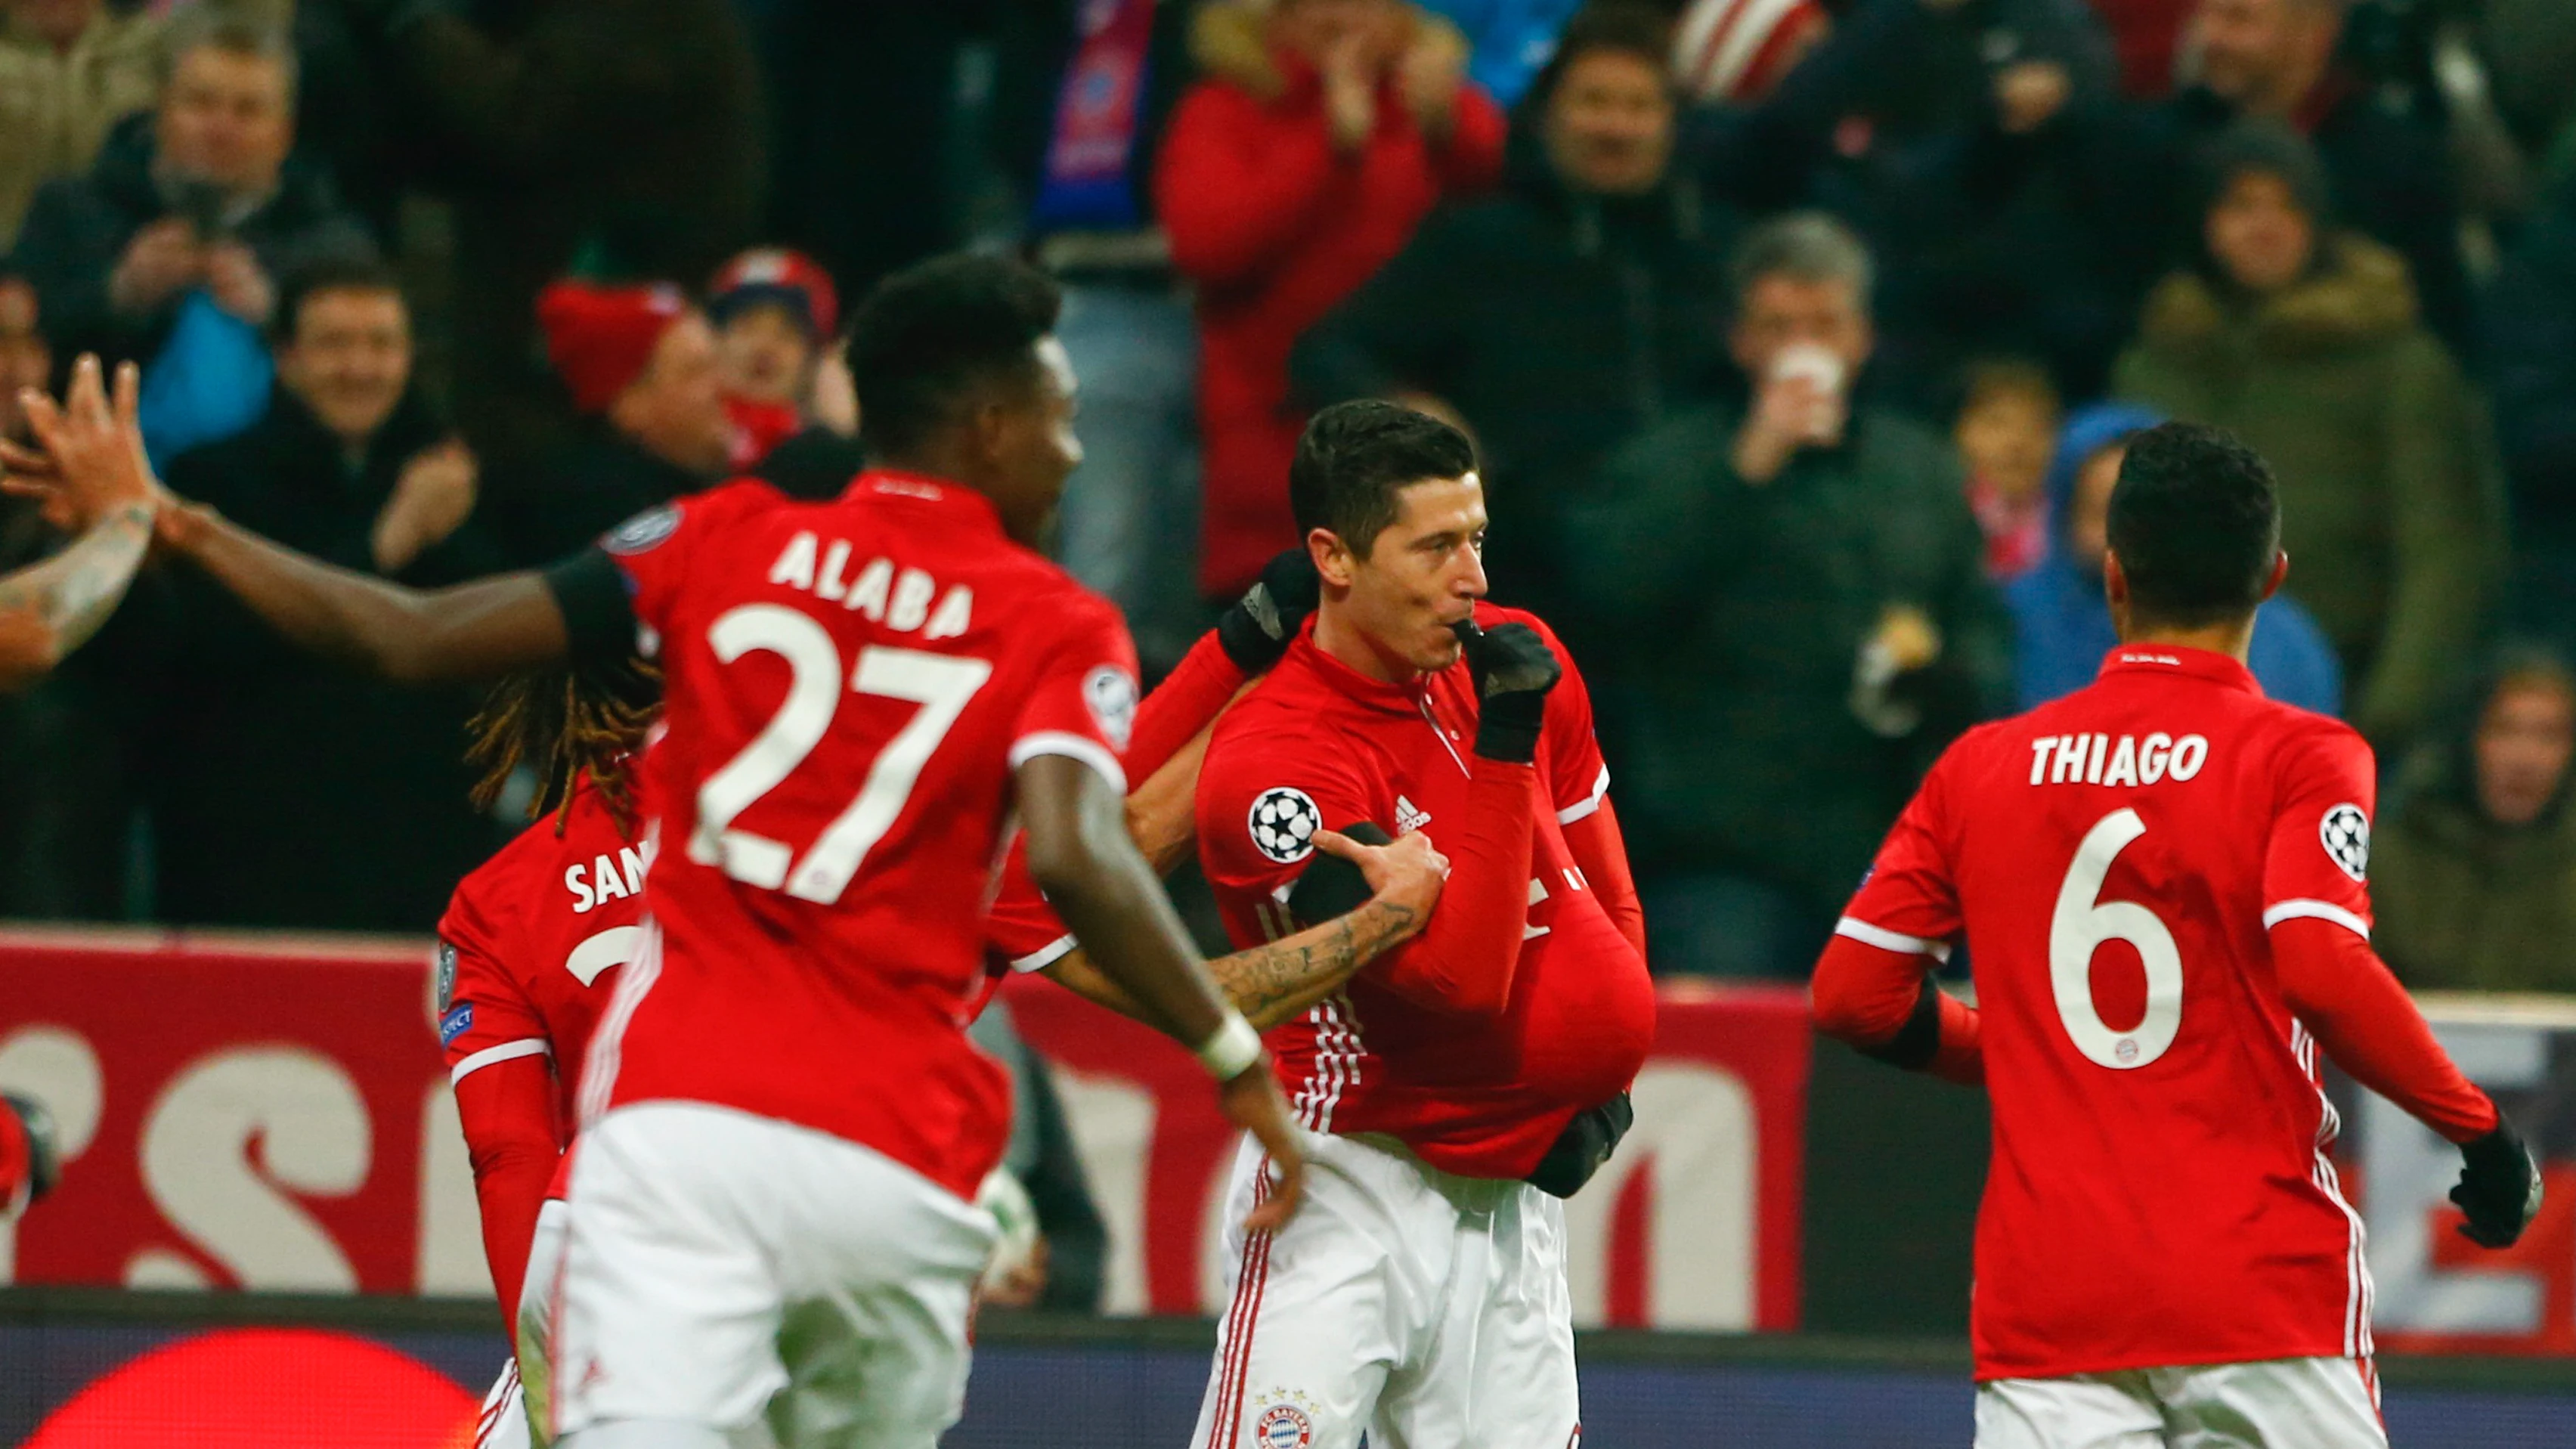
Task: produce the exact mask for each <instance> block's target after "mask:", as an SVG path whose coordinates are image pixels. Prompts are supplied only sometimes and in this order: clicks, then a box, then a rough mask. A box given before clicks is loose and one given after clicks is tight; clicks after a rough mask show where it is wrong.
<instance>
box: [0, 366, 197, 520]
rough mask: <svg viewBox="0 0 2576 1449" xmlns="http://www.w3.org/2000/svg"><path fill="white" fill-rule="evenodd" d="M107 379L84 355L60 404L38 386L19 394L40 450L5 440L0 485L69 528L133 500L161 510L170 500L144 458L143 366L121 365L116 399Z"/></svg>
mask: <svg viewBox="0 0 2576 1449" xmlns="http://www.w3.org/2000/svg"><path fill="white" fill-rule="evenodd" d="M103 379H104V372H103V370H102V369H101V368H100V366H99V361H98V358H97V356H96V355H94V354H89V353H84V354H82V356H81V359H80V361H79V362H77V363H75V364H73V366H72V385H71V388H70V390H69V391H68V392H66V393H65V394H64V398H63V401H62V402H61V403H60V404H59V405H58V404H56V403H55V402H54V400H53V399H51V398H49V397H46V396H45V395H44V394H43V393H40V392H37V391H35V390H34V389H32V388H31V389H29V390H27V391H26V392H24V393H22V394H20V396H19V403H20V406H21V407H22V408H23V409H24V411H25V413H26V415H27V427H28V431H30V432H32V433H33V434H35V438H36V447H35V448H34V449H27V448H21V447H18V446H17V445H15V444H11V443H5V442H0V489H5V490H6V491H8V492H11V493H15V494H18V495H20V496H22V497H30V498H36V499H40V500H42V501H43V504H44V510H45V517H46V520H47V521H48V522H51V523H53V524H54V525H55V526H56V527H58V528H63V529H66V530H69V531H74V532H77V531H80V530H82V529H86V528H88V527H89V526H90V525H91V524H93V523H96V522H97V521H98V520H99V519H101V518H104V517H105V516H107V515H108V514H110V513H113V512H115V511H116V510H118V509H120V508H124V507H127V506H129V505H131V504H138V503H139V504H142V505H144V506H145V507H148V508H151V509H153V510H155V511H156V512H157V511H158V510H159V509H160V508H161V506H162V505H163V504H164V503H165V502H167V501H168V499H169V494H168V492H167V491H166V490H165V489H163V488H162V486H161V480H160V479H158V478H156V477H154V476H153V473H152V464H151V461H150V460H149V459H148V458H146V457H145V455H144V451H143V429H142V425H141V424H140V423H139V422H138V421H137V419H136V411H137V408H138V407H139V405H140V399H141V397H142V391H143V371H142V369H141V368H139V367H137V366H135V365H134V364H133V363H131V362H127V363H122V364H119V365H118V367H117V369H116V396H115V399H114V401H113V402H111V401H110V400H109V398H108V391H107V387H106V385H105V382H104V380H103Z"/></svg>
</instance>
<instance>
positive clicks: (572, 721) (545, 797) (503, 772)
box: [465, 655, 662, 838]
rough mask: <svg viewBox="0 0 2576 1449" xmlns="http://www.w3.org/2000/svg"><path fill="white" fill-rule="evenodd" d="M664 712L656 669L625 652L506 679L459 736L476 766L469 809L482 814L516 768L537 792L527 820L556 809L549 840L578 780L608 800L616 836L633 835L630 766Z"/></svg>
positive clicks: (564, 817)
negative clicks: (608, 660)
mask: <svg viewBox="0 0 2576 1449" xmlns="http://www.w3.org/2000/svg"><path fill="white" fill-rule="evenodd" d="M661 712H662V672H661V671H660V670H659V669H656V668H655V667H653V665H651V664H649V663H647V662H646V661H644V660H642V659H639V658H636V657H634V656H632V655H630V656H628V657H627V658H625V659H622V660H619V661H618V662H616V663H614V664H578V665H556V666H552V667H549V668H545V669H531V670H526V671H524V672H522V673H518V674H513V675H509V676H507V677H505V678H503V679H502V680H501V682H500V683H498V684H495V685H493V686H492V692H491V693H490V694H489V695H487V696H485V698H484V701H483V708H482V710H481V711H480V712H478V713H477V714H476V715H475V716H474V718H473V720H472V722H471V723H469V724H468V725H467V726H466V729H467V730H468V731H469V732H470V733H471V734H472V735H473V737H474V738H473V742H472V743H471V744H469V745H467V746H466V749H465V759H466V763H468V764H471V765H476V766H479V767H481V769H482V771H483V777H482V779H481V780H479V781H478V782H477V783H476V784H475V786H474V795H473V799H474V804H475V806H476V808H478V809H483V810H489V809H491V808H492V806H493V804H494V802H496V801H498V800H499V799H500V798H501V792H502V789H503V788H504V787H505V786H506V785H507V784H508V783H509V779H510V776H511V775H512V774H514V773H516V772H517V771H518V769H519V767H521V766H522V765H524V766H526V767H528V768H529V769H530V770H532V771H534V772H535V774H536V777H537V793H536V795H535V796H534V798H532V799H530V800H529V802H528V818H529V819H530V820H535V819H537V818H539V817H540V816H543V815H544V814H545V813H546V812H548V811H550V810H551V811H554V812H556V818H555V833H556V834H558V835H560V834H562V833H563V829H564V825H565V822H566V820H567V819H568V818H569V814H568V811H569V807H570V806H571V804H572V794H573V787H574V786H575V785H576V784H578V783H579V781H580V779H581V777H582V776H583V775H585V774H587V775H589V776H590V783H591V788H593V789H595V790H597V791H598V792H599V794H600V798H601V799H603V800H605V801H607V802H608V808H609V812H610V813H611V814H612V815H614V816H615V817H616V820H617V829H618V831H619V833H621V834H623V835H626V836H627V837H629V838H632V837H633V836H634V834H635V781H634V773H633V770H632V769H631V765H632V762H633V760H634V758H635V755H636V752H637V751H638V750H639V749H641V748H642V746H643V744H644V734H645V731H647V730H649V729H651V728H652V726H653V721H654V719H655V718H656V717H657V716H659V715H660V714H661Z"/></svg>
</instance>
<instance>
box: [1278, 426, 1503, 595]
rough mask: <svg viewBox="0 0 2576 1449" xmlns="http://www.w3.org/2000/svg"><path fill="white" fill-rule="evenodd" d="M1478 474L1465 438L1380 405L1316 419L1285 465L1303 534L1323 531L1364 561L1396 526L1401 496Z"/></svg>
mask: <svg viewBox="0 0 2576 1449" xmlns="http://www.w3.org/2000/svg"><path fill="white" fill-rule="evenodd" d="M1475 471H1476V445H1475V444H1473V443H1470V442H1468V441H1467V435H1466V434H1465V433H1462V432H1460V431H1458V430H1457V429H1456V428H1453V427H1451V426H1449V425H1448V424H1447V423H1444V422H1442V421H1440V420H1439V419H1438V418H1435V417H1432V416H1431V415H1430V414H1428V413H1418V412H1415V411H1414V410H1413V409H1411V408H1408V407H1403V406H1400V405H1398V404H1395V403H1391V402H1380V401H1378V400H1377V399H1375V398H1361V399H1358V400H1357V401H1353V402H1345V403H1335V404H1333V405H1332V406H1331V407H1328V408H1326V409H1324V410H1323V411H1322V412H1319V413H1317V414H1315V416H1314V418H1313V420H1311V421H1309V422H1308V423H1307V424H1306V431H1305V434H1304V435H1303V436H1301V437H1300V438H1298V439H1297V456H1296V457H1295V458H1294V459H1293V460H1291V461H1290V462H1289V464H1288V510H1289V512H1290V513H1291V514H1292V515H1293V516H1294V517H1295V518H1296V520H1297V531H1298V533H1300V534H1305V533H1310V532H1312V531H1314V530H1315V529H1318V528H1320V529H1323V530H1325V531H1326V532H1328V533H1331V534H1332V535H1333V536H1334V537H1336V538H1338V539H1340V540H1341V541H1342V543H1343V544H1344V545H1345V546H1347V547H1348V548H1349V549H1350V551H1351V552H1352V553H1354V554H1357V555H1358V556H1359V557H1361V558H1367V557H1368V556H1369V548H1370V546H1371V545H1372V544H1374V543H1376V542H1377V536H1378V535H1379V534H1381V533H1383V532H1385V531H1386V529H1387V526H1388V525H1389V524H1392V523H1394V522H1395V517H1396V513H1397V511H1398V504H1397V501H1396V495H1397V494H1399V493H1401V492H1403V491H1404V490H1405V489H1406V488H1409V487H1411V486H1412V485H1414V484H1416V483H1427V482H1430V481H1432V480H1434V479H1448V478H1462V477H1465V476H1466V475H1467V474H1469V473H1473V472H1475Z"/></svg>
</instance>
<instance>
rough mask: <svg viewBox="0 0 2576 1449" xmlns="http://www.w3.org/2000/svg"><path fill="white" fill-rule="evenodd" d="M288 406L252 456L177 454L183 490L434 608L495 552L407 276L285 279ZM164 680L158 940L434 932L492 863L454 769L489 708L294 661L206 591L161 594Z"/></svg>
mask: <svg viewBox="0 0 2576 1449" xmlns="http://www.w3.org/2000/svg"><path fill="white" fill-rule="evenodd" d="M274 332H275V347H276V355H277V388H276V390H275V392H274V393H273V395H272V396H271V399H270V402H269V407H268V412H267V414H266V416H264V417H262V418H261V419H260V421H259V423H258V424H257V425H256V426H254V427H252V428H251V429H250V430H249V431H248V432H245V433H243V434H241V435H240V436H238V437H235V438H231V439H228V440H226V441H224V442H221V443H215V444H212V445H209V446H207V447H203V448H199V449H196V450H194V451H191V452H188V453H184V454H182V455H180V457H179V458H178V460H177V461H176V462H174V463H173V464H171V466H170V468H169V470H168V482H169V486H170V488H171V490H172V491H173V492H175V493H177V494H178V495H179V496H181V497H183V498H189V499H193V500H195V501H198V502H202V503H207V504H211V505H213V506H214V507H215V508H216V509H218V510H219V511H221V512H222V513H223V514H224V516H226V517H228V518H231V519H233V520H235V521H236V522H239V523H240V524H242V525H243V526H245V527H248V528H255V529H257V530H259V531H260V532H262V533H264V534H266V535H268V536H269V537H271V538H277V539H291V540H293V544H292V546H293V547H296V548H301V549H304V550H307V551H309V552H311V553H313V554H314V555H315V556H317V557H320V558H323V559H326V560H328V561H329V562H332V563H335V564H338V565H340V566H341V567H343V568H350V569H355V570H358V571H360V572H362V573H369V574H375V575H378V576H380V577H385V578H393V579H400V580H402V581H403V582H405V583H410V584H416V585H420V586H424V587H428V586H436V585H440V584H448V583H455V582H458V581H460V580H464V579H468V578H474V577H478V576H480V575H482V574H485V573H488V572H491V571H492V570H493V569H494V568H496V567H498V566H499V563H500V559H499V555H498V551H497V550H496V549H495V547H494V546H493V544H492V543H491V541H490V538H489V536H488V535H487V534H486V533H485V532H484V530H483V529H482V528H481V527H480V526H479V525H478V523H477V522H476V520H475V519H474V517H473V514H474V505H475V474H476V470H475V460H474V457H473V455H472V454H471V453H469V452H467V451H466V450H465V448H464V447H463V445H462V444H460V443H459V442H458V441H457V440H456V437H455V434H454V432H453V430H452V429H450V428H449V427H448V426H446V425H445V424H444V423H442V422H441V421H440V420H439V419H438V418H437V416H436V415H435V414H434V413H433V412H432V411H431V410H430V408H429V407H428V406H427V404H426V403H425V402H424V401H423V400H422V399H421V397H420V395H419V392H418V390H417V389H415V388H414V387H413V386H412V385H411V383H412V360H413V348H412V331H411V317H410V310H409V308H408V307H407V306H406V305H405V303H404V300H403V295H402V292H401V291H400V290H399V288H398V286H397V284H396V282H395V280H394V277H393V274H392V273H391V272H389V271H387V270H385V269H384V268H383V267H381V266H380V265H376V264H373V263H364V262H329V263H323V264H317V265H314V266H311V267H307V268H305V269H303V270H301V271H298V272H293V273H289V274H288V277H287V280H286V282H285V283H284V286H283V289H282V293H281V296H280V300H279V305H278V313H277V322H276V326H275V328H274ZM165 582H166V584H167V585H168V589H167V593H166V595H165V602H166V605H167V610H168V618H167V620H166V623H165V624H164V625H163V626H162V627H164V628H166V630H167V631H168V640H167V653H168V660H167V665H166V668H165V672H164V674H163V676H162V678H161V681H160V692H159V694H158V696H157V699H156V701H155V703H156V705H157V707H156V708H155V709H153V710H152V712H151V714H152V724H151V726H150V728H151V729H152V730H153V731H154V735H153V739H154V742H155V747H154V748H151V749H148V750H146V751H145V752H144V754H145V757H146V758H147V759H152V760H156V761H160V762H162V763H161V764H160V765H159V766H157V767H156V768H155V769H154V771H153V778H152V779H151V780H150V781H149V782H148V784H147V787H146V789H147V794H148V797H149V801H150V807H151V810H152V820H153V838H154V841H155V844H156V862H157V870H158V882H159V884H158V911H157V915H158V917H159V918H160V919H162V920H167V921H176V922H187V923H192V924H203V925H230V926H297V927H315V928H329V929H335V930H358V931H425V930H428V929H429V928H430V927H431V926H432V925H434V924H436V922H437V920H438V915H439V912H440V910H441V909H442V908H443V907H444V906H445V904H446V899H447V893H448V890H449V888H450V887H452V886H453V885H454V884H455V882H456V877H457V876H458V875H460V874H462V873H463V872H464V871H466V870H467V869H469V868H471V867H472V866H473V865H474V863H475V862H477V861H479V860H481V859H482V858H483V856H484V855H485V854H486V853H488V852H489V851H490V849H491V847H492V846H493V844H494V843H495V835H494V832H493V829H492V827H491V826H490V825H489V823H488V822H487V821H485V820H484V819H483V818H482V817H481V816H479V815H478V814H477V813H476V812H475V811H474V809H473V808H472V807H471V806H470V805H469V804H468V803H467V800H466V795H467V789H468V786H469V784H470V780H469V778H468V774H467V772H465V771H464V770H463V769H462V768H461V767H460V766H459V764H458V763H457V754H458V750H457V742H458V741H459V740H460V739H462V738H463V731H464V727H465V720H466V718H467V716H468V715H469V714H470V713H471V712H472V701H471V700H470V699H469V698H467V697H466V696H465V695H464V693H463V692H461V691H457V690H441V691H431V692H426V693H422V692H415V691H410V690H405V689H401V688H398V687H396V686H393V685H389V684H386V683H384V682H382V681H379V680H370V679H361V678H359V677H358V676H356V675H353V674H350V673H349V672H348V671H346V670H343V669H337V668H334V667H332V666H331V665H329V664H326V663H323V662H321V661H318V660H314V659H311V658H308V657H306V656H304V655H302V654H299V653H297V652H296V651H295V650H294V649H292V648H291V647H289V646H288V645H287V644H286V643H285V642H284V641H282V640H280V639H278V638H277V637H276V635H275V634H274V633H273V632H272V631H271V630H269V629H268V628H267V627H266V626H265V625H263V624H261V623H260V622H259V621H258V620H257V619H256V618H254V617H252V616H251V615H250V613H249V612H248V611H246V610H244V609H243V608H242V607H241V606H240V605H238V604H236V603H235V602H234V601H233V600H232V598H231V597H230V596H229V595H227V594H224V593H223V592H222V591H221V590H220V589H218V588H216V587H215V586H213V585H212V584H211V583H208V582H207V581H205V580H203V579H201V578H199V577H197V576H196V575H194V574H190V573H186V572H184V571H174V572H172V573H170V574H169V575H168V577H167V578H166V580H165Z"/></svg>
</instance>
